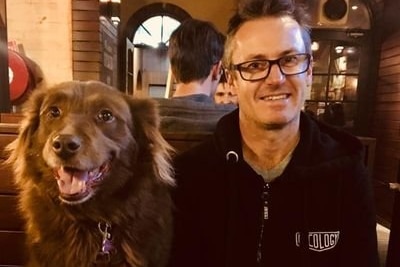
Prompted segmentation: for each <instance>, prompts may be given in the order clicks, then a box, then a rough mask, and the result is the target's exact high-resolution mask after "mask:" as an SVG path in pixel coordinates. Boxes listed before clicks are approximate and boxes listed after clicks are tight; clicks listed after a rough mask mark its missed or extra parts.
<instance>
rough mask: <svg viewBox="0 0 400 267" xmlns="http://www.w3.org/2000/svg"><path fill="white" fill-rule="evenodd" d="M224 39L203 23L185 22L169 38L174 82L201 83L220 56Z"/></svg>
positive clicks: (209, 24)
mask: <svg viewBox="0 0 400 267" xmlns="http://www.w3.org/2000/svg"><path fill="white" fill-rule="evenodd" d="M224 39H225V37H224V35H223V34H222V33H220V32H219V31H218V30H217V29H216V27H215V26H214V25H213V24H212V23H210V22H207V21H202V20H197V19H188V20H185V21H184V22H183V23H182V24H181V25H180V26H179V27H178V28H176V29H175V31H174V32H173V33H172V34H171V37H170V40H169V48H168V56H169V59H170V64H171V69H172V73H173V74H174V77H175V79H176V81H177V82H182V83H188V82H191V81H198V80H200V81H204V80H205V79H206V78H207V76H208V75H209V74H210V70H211V68H212V66H213V65H214V64H217V63H218V62H219V61H220V60H221V59H222V56H223V53H224Z"/></svg>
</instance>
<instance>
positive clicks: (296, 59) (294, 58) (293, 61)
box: [281, 55, 299, 65]
mask: <svg viewBox="0 0 400 267" xmlns="http://www.w3.org/2000/svg"><path fill="white" fill-rule="evenodd" d="M298 62H299V57H298V56H297V55H293V56H286V57H284V58H282V60H281V64H284V65H288V64H289V65H291V64H293V65H295V64H297V63H298Z"/></svg>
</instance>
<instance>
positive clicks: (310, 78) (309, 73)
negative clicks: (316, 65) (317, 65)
mask: <svg viewBox="0 0 400 267" xmlns="http://www.w3.org/2000/svg"><path fill="white" fill-rule="evenodd" d="M312 66H313V58H312V57H311V59H310V66H309V68H308V70H307V86H311V85H312V73H313V71H312Z"/></svg>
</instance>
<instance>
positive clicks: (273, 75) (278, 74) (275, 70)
mask: <svg viewBox="0 0 400 267" xmlns="http://www.w3.org/2000/svg"><path fill="white" fill-rule="evenodd" d="M284 80H285V75H284V74H283V73H282V71H281V69H280V68H279V66H278V64H273V65H272V66H271V69H270V71H269V74H268V77H267V78H266V82H268V84H280V83H282V82H283V81H284Z"/></svg>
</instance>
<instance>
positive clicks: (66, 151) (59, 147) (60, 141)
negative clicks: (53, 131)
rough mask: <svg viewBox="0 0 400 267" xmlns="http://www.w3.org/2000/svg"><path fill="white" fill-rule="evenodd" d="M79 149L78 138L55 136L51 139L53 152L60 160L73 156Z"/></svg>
mask: <svg viewBox="0 0 400 267" xmlns="http://www.w3.org/2000/svg"><path fill="white" fill-rule="evenodd" d="M80 147H81V140H80V138H79V137H77V136H74V135H69V134H64V135H57V136H56V137H54V138H53V151H54V152H55V153H56V154H57V155H58V156H59V157H62V158H68V157H71V156H73V155H75V154H76V153H77V152H78V151H79V149H80Z"/></svg>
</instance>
